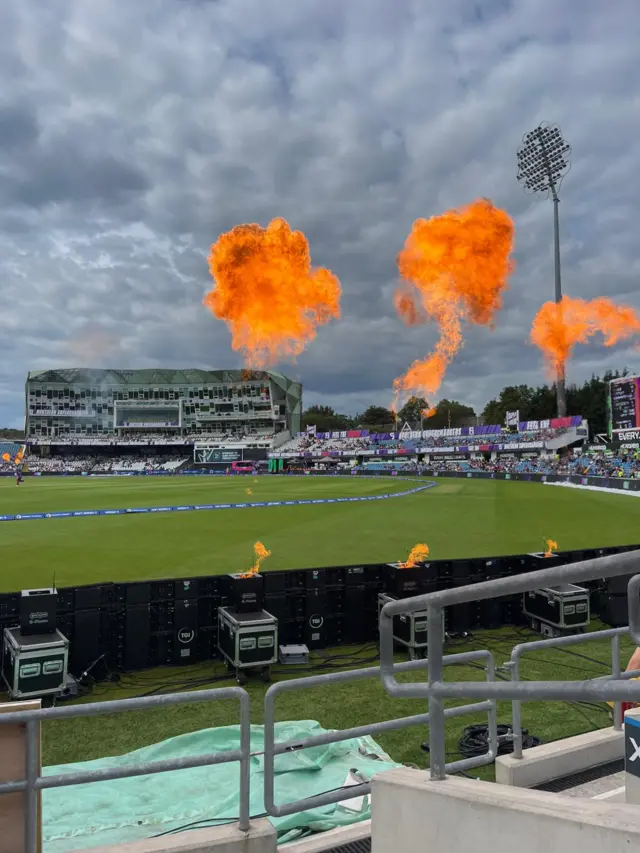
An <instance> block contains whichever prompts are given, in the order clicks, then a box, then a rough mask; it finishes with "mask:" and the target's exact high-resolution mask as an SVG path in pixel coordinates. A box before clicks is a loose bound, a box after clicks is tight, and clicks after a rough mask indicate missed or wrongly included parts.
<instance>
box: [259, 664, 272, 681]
mask: <svg viewBox="0 0 640 853" xmlns="http://www.w3.org/2000/svg"><path fill="white" fill-rule="evenodd" d="M260 678H261V679H262V681H263V682H264V684H269V682H270V681H271V669H270V668H269V667H268V666H265V667H264V668H263V670H262V672H261V673H260Z"/></svg>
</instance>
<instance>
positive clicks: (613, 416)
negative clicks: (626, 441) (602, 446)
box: [609, 376, 640, 434]
mask: <svg viewBox="0 0 640 853" xmlns="http://www.w3.org/2000/svg"><path fill="white" fill-rule="evenodd" d="M609 417H610V428H611V433H612V434H615V433H619V432H621V431H624V430H628V429H638V428H640V376H626V377H625V378H624V379H615V380H614V381H613V382H611V383H610V384H609Z"/></svg>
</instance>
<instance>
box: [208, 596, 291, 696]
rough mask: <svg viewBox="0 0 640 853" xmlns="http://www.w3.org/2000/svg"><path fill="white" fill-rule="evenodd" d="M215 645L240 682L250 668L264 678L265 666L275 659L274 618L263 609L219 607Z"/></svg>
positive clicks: (276, 635)
mask: <svg viewBox="0 0 640 853" xmlns="http://www.w3.org/2000/svg"><path fill="white" fill-rule="evenodd" d="M218 648H219V649H220V652H221V654H222V656H223V658H224V659H225V660H226V662H227V665H228V666H229V667H230V668H232V669H235V671H236V675H237V678H238V681H240V682H244V681H245V680H246V671H247V670H252V669H257V670H260V671H261V673H262V676H263V678H264V679H265V680H268V679H269V667H270V666H271V665H272V664H274V663H276V662H277V660H278V620H277V619H276V618H275V616H272V615H271V614H270V613H267V611H266V610H259V611H257V612H254V613H238V612H237V610H236V608H235V607H219V608H218Z"/></svg>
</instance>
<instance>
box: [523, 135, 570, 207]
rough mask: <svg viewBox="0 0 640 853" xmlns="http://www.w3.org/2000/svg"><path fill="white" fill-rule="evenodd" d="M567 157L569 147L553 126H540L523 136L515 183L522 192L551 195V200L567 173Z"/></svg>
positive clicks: (568, 155)
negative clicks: (517, 182)
mask: <svg viewBox="0 0 640 853" xmlns="http://www.w3.org/2000/svg"><path fill="white" fill-rule="evenodd" d="M570 155H571V146H570V145H569V144H568V143H567V142H565V140H564V139H563V137H562V134H561V132H560V129H559V128H558V127H556V126H555V125H550V124H548V123H544V124H541V125H539V126H538V127H536V128H535V130H530V131H529V132H528V133H525V134H524V136H523V137H522V145H521V146H520V148H519V149H518V152H517V162H518V174H517V179H518V181H519V182H520V183H521V184H523V186H524V188H525V192H531V193H543V194H548V193H549V192H551V193H552V194H553V195H554V197H555V196H556V194H557V190H558V188H559V186H560V184H561V183H562V179H563V177H564V175H565V174H566V173H567V171H568V170H569V157H570Z"/></svg>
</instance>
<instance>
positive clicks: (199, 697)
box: [0, 687, 251, 853]
mask: <svg viewBox="0 0 640 853" xmlns="http://www.w3.org/2000/svg"><path fill="white" fill-rule="evenodd" d="M225 699H227V700H229V699H235V700H236V701H238V702H239V703H240V749H233V750H228V751H226V752H219V753H214V754H209V755H195V756H190V757H188V758H174V759H167V760H163V761H153V762H148V763H146V764H136V765H131V766H130V767H114V768H111V769H108V770H87V771H81V772H75V773H64V774H58V775H56V776H41V775H39V773H38V745H39V740H38V723H39V722H40V721H47V722H49V721H50V720H65V719H69V718H70V717H95V716H98V715H99V714H113V713H120V712H121V711H140V710H146V709H148V708H158V707H162V708H166V707H169V706H173V705H188V704H193V703H194V702H213V701H219V700H225ZM15 723H21V724H24V725H25V726H26V736H27V740H26V760H25V765H26V767H25V771H26V772H25V778H24V779H17V780H15V781H12V782H4V783H2V784H0V795H2V794H12V793H15V792H18V791H24V794H25V835H24V848H25V853H37V851H38V845H39V838H38V791H42V790H44V789H45V788H58V787H62V786H66V785H84V784H86V783H88V782H106V781H107V780H110V779H124V778H129V777H131V776H147V775H149V774H152V773H165V772H167V771H169V770H185V769H187V768H191V767H208V766H210V765H212V764H225V763H227V762H230V761H238V762H240V809H239V820H238V828H239V829H241V830H243V831H246V830H248V829H249V776H250V766H249V762H250V751H251V729H250V707H249V694H248V693H247V691H246V690H243V689H242V688H241V687H221V688H218V689H215V690H198V691H194V692H192V693H171V694H168V695H166V696H148V697H143V698H140V699H120V700H117V701H114V702H96V703H95V704H86V705H74V706H70V707H66V708H42V709H40V710H35V711H10V712H8V713H7V714H0V725H10V724H15Z"/></svg>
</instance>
